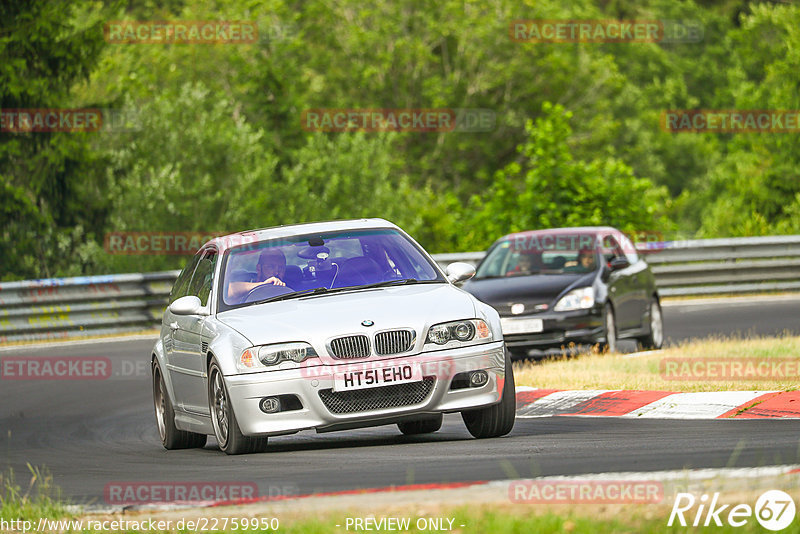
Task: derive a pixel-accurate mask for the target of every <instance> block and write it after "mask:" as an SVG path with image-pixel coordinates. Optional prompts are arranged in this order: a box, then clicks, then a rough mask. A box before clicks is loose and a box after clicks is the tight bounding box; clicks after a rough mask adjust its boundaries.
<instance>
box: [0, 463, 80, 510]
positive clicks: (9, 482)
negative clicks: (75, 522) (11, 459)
mask: <svg viewBox="0 0 800 534" xmlns="http://www.w3.org/2000/svg"><path fill="white" fill-rule="evenodd" d="M28 471H29V472H30V480H29V481H28V483H27V484H25V485H20V484H19V483H18V481H17V476H16V474H15V473H14V471H13V470H10V469H9V470H8V471H6V472H5V473H0V519H5V520H9V519H24V520H34V519H38V518H40V517H47V518H51V519H58V518H62V517H66V516H67V511H66V506H65V504H64V501H63V500H62V498H61V492H60V491H59V490H58V488H56V487H55V486H54V485H53V477H52V476H51V475H50V474H49V473H47V471H45V470H43V469H40V468H38V467H33V466H31V465H30V464H28Z"/></svg>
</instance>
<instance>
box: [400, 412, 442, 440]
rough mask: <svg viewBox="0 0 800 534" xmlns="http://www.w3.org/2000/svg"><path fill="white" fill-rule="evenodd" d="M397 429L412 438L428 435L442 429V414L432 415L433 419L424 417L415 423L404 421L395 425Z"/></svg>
mask: <svg viewBox="0 0 800 534" xmlns="http://www.w3.org/2000/svg"><path fill="white" fill-rule="evenodd" d="M397 428H399V429H400V432H402V433H403V434H405V435H406V436H413V435H415V434H430V433H432V432H436V431H437V430H439V429H440V428H442V414H437V415H434V416H433V417H426V418H425V419H419V420H417V421H406V422H403V423H397Z"/></svg>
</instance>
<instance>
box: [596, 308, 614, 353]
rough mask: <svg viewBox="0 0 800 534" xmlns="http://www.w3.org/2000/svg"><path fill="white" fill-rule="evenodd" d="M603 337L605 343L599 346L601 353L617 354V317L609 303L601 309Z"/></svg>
mask: <svg viewBox="0 0 800 534" xmlns="http://www.w3.org/2000/svg"><path fill="white" fill-rule="evenodd" d="M603 336H604V337H605V341H604V342H603V343H602V344H601V345H600V347H601V348H602V350H603V352H617V317H616V316H615V315H614V308H613V307H612V306H611V304H609V303H606V306H605V308H603Z"/></svg>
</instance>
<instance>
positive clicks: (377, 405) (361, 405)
mask: <svg viewBox="0 0 800 534" xmlns="http://www.w3.org/2000/svg"><path fill="white" fill-rule="evenodd" d="M435 382H436V379H435V378H433V377H431V376H427V377H425V378H424V379H423V380H422V381H421V382H411V383H409V384H393V385H391V386H380V387H377V388H369V389H354V390H352V391H340V392H335V391H333V390H332V389H323V390H321V391H320V392H319V398H320V399H322V402H323V404H325V407H326V408H327V409H328V410H330V411H331V413H337V414H342V413H354V412H366V411H369V410H382V409H384V408H399V407H400V406H411V405H414V404H419V403H421V402H423V401H424V400H425V399H426V398H427V397H428V395H430V393H431V391H432V390H433V385H434V383H435Z"/></svg>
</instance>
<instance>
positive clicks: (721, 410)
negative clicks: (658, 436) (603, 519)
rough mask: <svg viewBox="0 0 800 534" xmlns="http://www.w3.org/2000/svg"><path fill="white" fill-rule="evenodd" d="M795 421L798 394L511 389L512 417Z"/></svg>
mask: <svg viewBox="0 0 800 534" xmlns="http://www.w3.org/2000/svg"><path fill="white" fill-rule="evenodd" d="M555 415H563V416H600V417H642V418H650V419H731V418H733V419H797V418H800V391H708V392H698V393H676V392H672V391H635V390H556V389H536V388H531V387H526V386H519V387H517V417H518V418H522V419H524V418H533V417H552V416H555Z"/></svg>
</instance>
